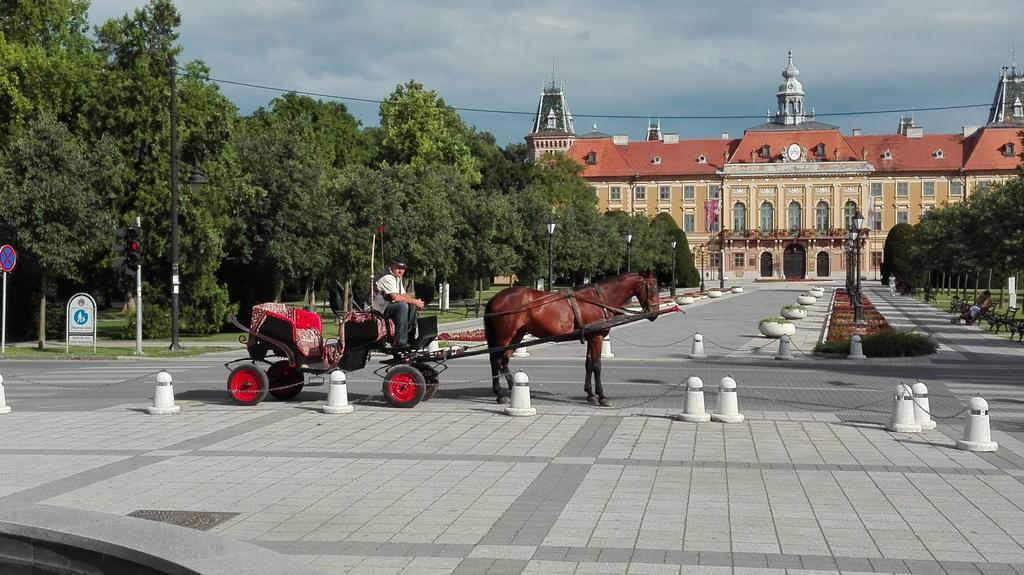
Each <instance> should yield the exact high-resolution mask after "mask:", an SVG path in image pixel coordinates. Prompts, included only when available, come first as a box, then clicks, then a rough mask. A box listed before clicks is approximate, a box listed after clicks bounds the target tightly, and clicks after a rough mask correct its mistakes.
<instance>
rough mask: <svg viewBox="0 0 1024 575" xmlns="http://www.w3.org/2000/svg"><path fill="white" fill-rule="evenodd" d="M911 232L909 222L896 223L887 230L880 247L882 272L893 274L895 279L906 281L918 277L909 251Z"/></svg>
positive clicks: (912, 230)
mask: <svg viewBox="0 0 1024 575" xmlns="http://www.w3.org/2000/svg"><path fill="white" fill-rule="evenodd" d="M913 233H914V228H913V227H912V226H911V225H910V224H896V225H895V226H893V227H892V229H890V230H889V233H888V235H886V236H885V244H884V246H883V248H882V274H884V275H886V276H888V275H889V274H895V275H896V278H897V279H900V280H903V281H907V282H912V281H915V280H917V279H918V271H917V269H916V268H915V267H914V261H913V258H912V253H911V245H912V238H913Z"/></svg>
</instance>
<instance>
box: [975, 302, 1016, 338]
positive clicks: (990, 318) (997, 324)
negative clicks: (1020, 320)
mask: <svg viewBox="0 0 1024 575" xmlns="http://www.w3.org/2000/svg"><path fill="white" fill-rule="evenodd" d="M1016 315H1017V308H1015V307H1011V308H1007V309H1006V311H1005V312H1003V313H998V312H996V311H995V310H990V311H989V312H988V313H986V314H982V317H981V318H979V319H984V320H985V321H986V322H988V330H989V331H994V332H995V333H999V330H1000V329H1002V328H1003V326H1006V327H1007V330H1009V327H1010V324H1011V323H1012V322H1013V321H1014V318H1015V317H1016Z"/></svg>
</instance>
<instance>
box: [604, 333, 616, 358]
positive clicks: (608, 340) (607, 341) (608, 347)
mask: <svg viewBox="0 0 1024 575" xmlns="http://www.w3.org/2000/svg"><path fill="white" fill-rule="evenodd" d="M601 357H605V358H608V357H615V354H614V353H612V334H608V335H606V336H604V340H603V341H602V342H601Z"/></svg>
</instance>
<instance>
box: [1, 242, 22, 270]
mask: <svg viewBox="0 0 1024 575" xmlns="http://www.w3.org/2000/svg"><path fill="white" fill-rule="evenodd" d="M17 263H18V253H17V252H15V251H14V248H12V247H11V246H9V245H7V244H4V245H3V246H0V272H4V273H6V272H9V271H11V270H13V269H14V265H15V264H17Z"/></svg>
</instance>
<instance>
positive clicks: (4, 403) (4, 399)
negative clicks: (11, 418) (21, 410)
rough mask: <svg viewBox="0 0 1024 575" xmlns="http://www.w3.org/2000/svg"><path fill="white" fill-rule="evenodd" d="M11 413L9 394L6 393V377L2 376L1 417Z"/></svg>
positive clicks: (0, 382)
mask: <svg viewBox="0 0 1024 575" xmlns="http://www.w3.org/2000/svg"><path fill="white" fill-rule="evenodd" d="M10 412H11V406H9V405H7V394H6V393H5V392H4V376H2V375H0V415H3V414H5V413H10Z"/></svg>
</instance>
